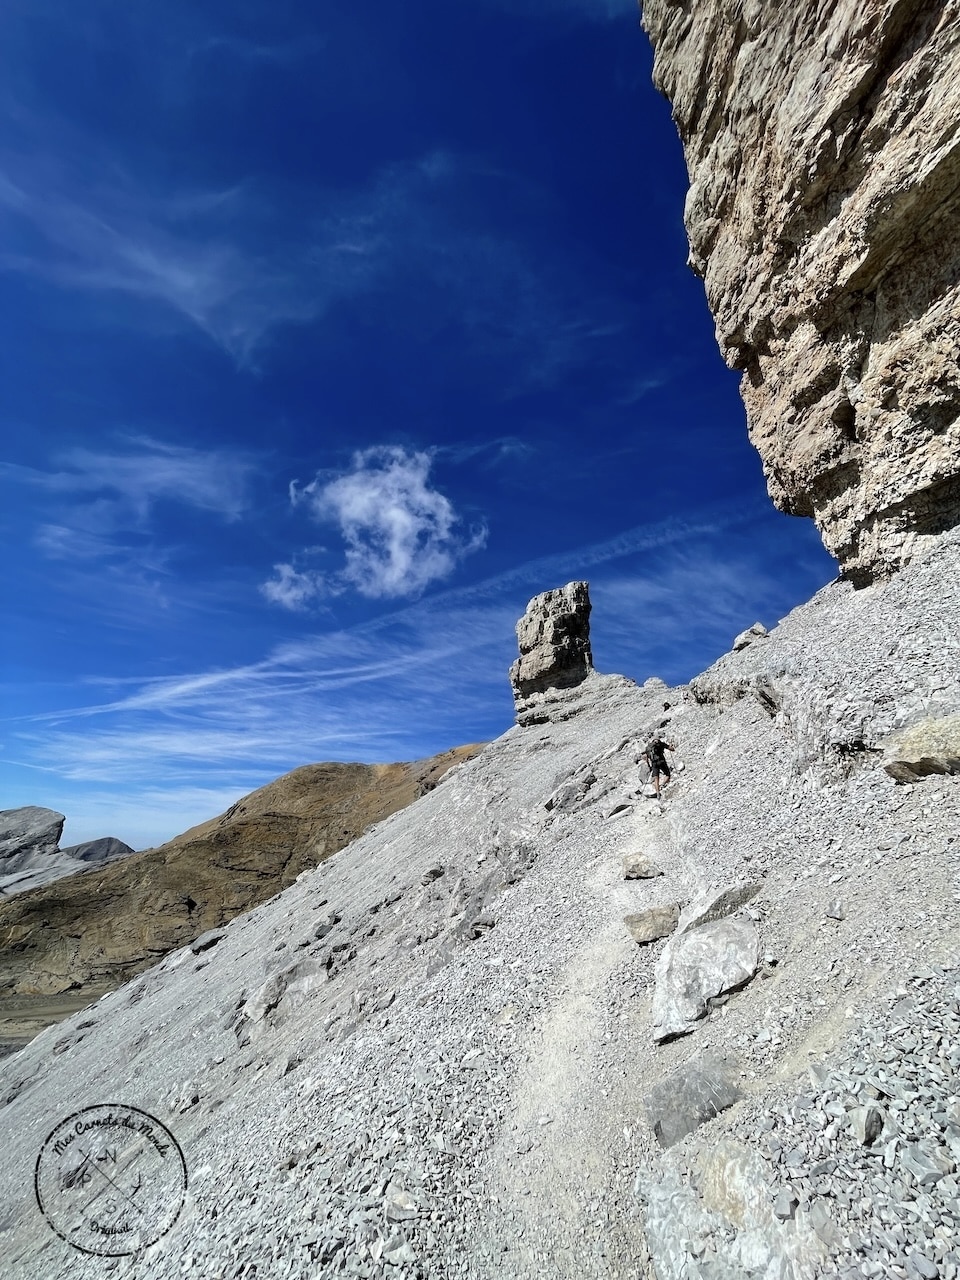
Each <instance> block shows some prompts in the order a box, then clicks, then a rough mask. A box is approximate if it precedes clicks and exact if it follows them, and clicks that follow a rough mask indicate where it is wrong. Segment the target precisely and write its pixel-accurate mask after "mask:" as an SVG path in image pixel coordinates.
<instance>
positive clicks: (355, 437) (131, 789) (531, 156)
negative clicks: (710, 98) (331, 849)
mask: <svg viewBox="0 0 960 1280" xmlns="http://www.w3.org/2000/svg"><path fill="white" fill-rule="evenodd" d="M0 31H2V37H3V38H2V40H0V100H2V106H3V111H2V115H0V118H2V120H3V122H4V123H3V125H2V128H0V291H2V307H0V317H2V324H3V330H4V332H3V339H2V342H0V360H2V377H0V387H2V408H0V412H2V418H3V439H4V441H5V444H4V445H3V446H2V449H0V521H2V530H3V536H4V545H5V547H6V548H7V551H6V554H5V556H4V570H5V587H4V602H5V606H6V624H5V626H4V628H3V674H2V691H3V722H2V724H0V756H2V762H0V782H2V790H0V807H2V808H11V807H15V806H19V805H22V804H43V805H48V806H51V807H53V808H58V809H60V810H61V811H63V812H65V813H66V814H67V816H68V823H67V828H66V831H65V837H64V838H65V841H66V842H69V841H71V840H81V839H86V838H90V837H93V836H97V835H105V834H112V835H117V836H119V837H120V838H122V839H125V840H127V841H128V842H129V843H131V844H134V845H135V846H137V847H144V846H146V845H148V844H151V843H155V842H159V841H160V840H162V839H165V838H168V837H169V836H171V835H173V834H175V833H177V832H179V831H181V830H183V829H184V828H186V827H187V826H189V825H191V824H193V823H195V822H197V821H201V820H203V819H205V818H207V817H210V816H212V815H213V814H214V813H216V812H218V811H219V810H221V809H223V808H225V807H226V806H227V805H228V804H229V803H231V802H232V801H233V800H234V799H236V798H237V796H238V795H240V794H241V793H243V792H245V791H248V790H250V789H252V788H253V787H255V786H258V785H261V784H262V783H264V782H266V781H268V780H269V779H271V778H273V777H275V776H277V775H278V774H279V773H282V772H284V771H285V770H287V769H290V768H293V767H295V766H296V765H299V764H303V763H306V762H308V761H312V760H323V759H341V760H366V761H375V760H398V759H415V758H418V757H420V756H423V755H427V754H431V753H433V752H435V751H439V750H442V749H444V748H446V747H448V746H452V745H455V744H457V743H461V742H467V741H474V740H478V739H483V738H489V737H493V736H496V735H497V734H499V733H501V732H502V731H503V730H504V729H506V728H507V727H508V726H509V725H510V723H511V720H512V704H511V699H510V692H509V686H508V683H507V676H506V672H507V667H508V666H509V664H510V662H511V661H512V659H513V657H514V656H515V640H514V633H513V626H514V623H515V621H516V618H517V617H518V616H519V614H520V613H521V612H522V611H523V608H524V606H525V604H526V602H527V600H528V599H529V597H530V596H532V595H533V594H535V593H536V592H538V591H542V590H546V589H548V588H550V587H554V586H558V585H560V584H561V583H563V582H566V581H568V580H570V579H571V578H577V577H585V578H587V579H588V580H589V581H590V582H591V591H592V597H593V601H594V615H593V641H594V656H595V661H596V665H597V666H598V668H599V669H601V670H605V671H620V672H623V673H625V674H628V675H631V676H633V677H634V678H636V679H638V680H643V679H644V678H646V677H647V676H649V675H659V676H661V677H663V678H665V679H667V680H669V681H679V680H685V679H689V678H690V677H691V676H692V675H694V674H695V673H696V672H697V671H699V670H701V669H702V668H703V667H704V666H706V665H707V664H708V663H709V662H710V661H712V660H713V659H714V658H715V657H716V656H717V655H718V654H719V653H721V652H723V651H724V650H725V649H726V648H728V647H729V643H730V641H731V639H732V638H733V636H734V635H735V634H736V632H737V631H739V630H741V629H742V628H743V627H745V626H748V625H749V624H750V623H752V622H753V621H754V620H755V619H757V618H759V619H760V620H761V621H763V622H765V623H767V624H768V625H772V624H773V623H775V622H776V621H777V620H778V618H780V617H782V616H783V615H784V614H785V613H786V612H787V611H788V610H789V609H790V608H792V607H793V606H794V605H795V604H797V603H799V602H800V601H802V600H803V599H806V598H807V597H808V596H809V595H810V594H811V593H812V592H813V591H814V590H816V589H817V588H818V587H819V586H820V585H822V584H823V583H824V582H826V581H829V580H830V579H831V578H832V577H833V576H834V574H835V566H834V563H833V561H832V560H831V559H830V558H829V557H828V556H827V555H826V553H825V552H824V551H823V549H822V547H821V545H820V542H819V539H818V538H817V536H816V532H815V530H814V529H813V527H812V525H811V524H810V523H809V522H807V521H800V520H794V519H789V518H787V517H784V516H781V515H779V514H777V513H776V512H775V511H774V510H773V508H772V507H771V505H770V503H769V501H768V500H767V498H766V494H765V489H764V485H763V479H762V474H761V469H760V464H759V460H758V459H757V457H756V455H755V454H754V452H753V450H752V449H751V447H750V445H749V443H748V441H747V439H746V431H745V425H744V415H743V409H742V406H741V403H740V399H739V396H738V392H737V376H736V375H735V374H733V373H731V372H730V371H728V370H727V369H725V367H724V365H723V363H722V361H721V359H720V357H719V354H718V352H717V350H716V346H715V343H714V339H713V328H712V321H711V319H710V316H709V314H708V312H707V309H706V305H705V302H704V298H703V290H702V286H701V284H700V282H699V281H698V280H697V279H696V278H695V277H694V276H693V275H692V273H691V272H690V271H689V269H688V268H687V267H686V265H685V260H686V241H685V237H684V233H683V227H682V221H681V215H682V208H683V199H684V194H685V174H684V169H683V162H682V155H681V151H680V145H679V142H678V140H677V138H676V135H675V133H674V130H673V127H672V124H671V121H670V114H669V108H668V106H667V104H666V103H665V102H664V101H663V100H662V99H661V98H660V97H659V96H658V95H657V93H656V92H655V91H654V89H653V88H652V86H651V83H650V68H651V54H650V50H649V46H648V44H647V41H646V38H645V36H644V35H643V33H642V31H640V30H639V28H638V23H637V13H636V10H635V8H634V6H633V5H632V4H631V3H629V0H623V3H621V2H620V0H596V2H590V3H588V0H478V2H477V3H476V4H474V5H472V6H461V5H450V4H449V3H445V2H444V3H441V0H407V3H405V4H404V5H403V6H399V5H396V4H392V3H391V4H388V3H384V2H383V0H369V2H368V3H367V4H365V5H362V6H357V5H351V4H347V3H346V0H327V3H326V4H325V5H311V4H307V3H306V2H305V0H297V2H296V3H294V2H293V0H271V2H270V3H269V4H268V3H266V0H208V2H206V3H203V4H197V3H187V2H186V0H164V3H163V4H161V3H159V0H143V3H139V4H136V5H131V4H129V3H128V2H127V0H89V3H84V4H75V3H66V2H65V0H7V3H6V4H5V6H4V15H3V18H2V20H0Z"/></svg>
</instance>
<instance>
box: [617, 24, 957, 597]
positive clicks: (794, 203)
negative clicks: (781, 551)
mask: <svg viewBox="0 0 960 1280" xmlns="http://www.w3.org/2000/svg"><path fill="white" fill-rule="evenodd" d="M643 24H644V26H645V28H646V30H647V32H648V33H649V35H650V38H651V40H652V42H653V45H654V49H655V53H656V60H655V80H656V83H657V86H658V87H659V88H660V89H661V90H662V91H663V92H664V93H665V94H666V96H667V97H668V98H669V99H670V101H671V103H672V106H673V118H674V120H675V122H676V124H677V128H678V129H679V131H680V136H681V139H682V141H683V145H684V151H685V154H686V162H687V170H688V172H689V175H690V190H689V193H688V196H687V202H686V208H685V221H686V226H687V234H688V236H689V240H690V263H691V265H692V266H693V268H694V270H695V271H696V272H697V273H698V274H699V275H701V276H702V277H703V280H704V283H705V286H706V291H707V298H708V300H709V303H710V308H711V310H712V312H713V315H714V319H715V321H716V330H717V340H718V342H719V345H720V348H721V350H722V352H723V354H724V357H725V359H726V360H727V363H728V364H729V365H731V366H732V367H734V368H737V369H742V370H743V379H742V382H741V393H742V395H743V400H744V404H745V406H746V410H747V420H748V426H749V431H750V436H751V439H752V441H753V443H754V444H755V446H756V448H757V449H758V451H759V453H760V456H761V458H762V460H763V466H764V472H765V474H766V479H767V485H768V487H769V490H770V494H771V497H772V498H773V500H774V502H775V503H776V504H777V506H778V507H779V508H780V509H781V510H783V511H786V512H788V513H790V514H793V515H801V516H812V517H813V518H814V519H815V520H816V522H817V525H818V527H819V529H820V532H821V535H822V537H823V540H824V543H825V544H826V547H827V549H828V550H829V551H830V552H831V553H832V554H833V555H835V556H836V557H837V559H838V560H839V561H840V564H841V566H842V567H843V568H844V570H846V572H847V574H848V575H849V576H850V577H852V578H853V579H854V581H861V582H863V581H868V580H869V579H870V578H871V577H873V576H876V575H877V574H878V573H883V572H886V571H888V570H891V569H895V568H897V567H898V566H900V565H901V564H903V563H904V562H905V561H906V560H908V559H909V558H910V556H911V555H913V554H915V552H916V551H917V550H919V549H920V548H921V547H922V546H923V545H924V544H925V543H928V542H929V539H930V537H931V536H932V535H935V534H937V533H939V532H942V531H943V530H945V529H948V528H950V527H952V526H954V525H956V524H957V523H958V521H960V319H958V317H960V277H958V275H957V260H958V256H960V134H958V132H957V130H956V128H955V122H956V121H957V119H960V25H958V23H957V15H956V9H955V6H953V5H944V4H943V0H916V2H914V3H909V4H907V3H899V2H897V3H890V2H886V3H883V4H880V3H876V4H864V3H862V0H838V3H834V4H829V5H824V4H820V3H816V0H798V2H797V3H795V4H772V3H768V4H763V3H758V0H749V2H747V3H745V2H744V0H697V3H695V4H691V3H677V0H644V4H643Z"/></svg>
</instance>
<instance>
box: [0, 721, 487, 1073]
mask: <svg viewBox="0 0 960 1280" xmlns="http://www.w3.org/2000/svg"><path fill="white" fill-rule="evenodd" d="M478 750H479V747H478V746H468V747H457V748H455V749H454V750H452V751H445V752H443V753H441V754H440V755H438V756H432V757H430V758H429V759H426V760H421V761H418V762H417V763H416V764H385V765H364V764H315V765H305V766H303V767H302V768H300V769H294V771H293V772H292V773H288V774H285V775H284V776H283V777H282V778H278V779H277V780H276V781H274V782H271V783H269V784H268V785H267V786H265V787H261V788H260V789H259V790H258V791H254V792H252V793H251V794H250V795H248V796H245V797H244V798H243V799H242V800H239V801H238V802H237V803H236V804H235V805H233V806H231V808H230V809H228V810H227V811H226V813H224V814H221V815H220V816H219V817H217V818H213V819H211V820H210V821H209V822H205V823H202V824H201V825H200V826H198V827H193V828H191V829H190V830H189V831H186V832H184V834H183V835H181V836H177V837H176V838H175V839H173V840H171V841H169V842H168V843H167V844H165V845H161V846H160V847H159V848H157V849H148V850H146V851H144V852H143V853H138V854H132V855H130V856H128V857H125V858H123V859H122V860H120V861H119V862H113V863H110V864H109V865H107V866H104V867H102V868H94V869H91V870H89V871H85V872H84V873H83V874H81V875H72V876H68V877H66V878H64V879H59V880H57V881H55V882H54V883H52V884H49V885H45V886H43V887H42V888H38V889H34V890H32V891H29V892H26V893H22V894H20V895H19V896H18V897H16V898H14V899H12V900H11V901H10V902H0V1047H3V1046H7V1047H9V1046H11V1045H17V1044H19V1043H23V1041H24V1040H25V1039H29V1037H30V1036H31V1035H33V1034H35V1033H36V1032H37V1031H38V1030H39V1029H40V1028H41V1027H43V1026H46V1025H47V1024H48V1023H50V1022H53V1021H56V1020H57V1019H58V1018H59V1017H62V1016H63V1014H64V1012H66V1011H68V1010H70V1009H72V1008H78V1007H82V1006H83V1005H85V1004H88V1003H89V1001H90V1000H91V999H94V998H95V997H96V996H99V995H100V994H102V993H103V992H104V991H109V990H112V989H113V988H114V987H117V986H119V985H120V984H121V983H122V982H125V981H127V980H128V979H129V978H131V977H133V976H134V975H135V974H137V973H140V972H142V971H143V970H144V969H146V968H147V967H148V966H150V965H151V964H155V963H156V962H157V960H159V959H160V958H161V957H162V956H164V955H166V953H167V952H168V951H172V950H173V949H174V948H176V947H179V946H182V945H184V944H185V943H189V942H191V941H193V940H194V939H195V938H197V937H198V935H200V934H202V933H203V932H204V931H206V930H210V929H215V928H218V927H220V926H222V925H224V924H226V923H227V921H229V920H232V919H233V917H234V916H236V915H239V914H240V913H241V912H243V911H249V910H250V909H251V908H253V907H255V906H257V905H258V904H259V903H261V902H263V901H265V899H267V898H270V897H272V896H273V895H274V894H276V893H278V892H279V891H280V890H281V889H284V888H286V887H287V885H289V884H292V883H293V881H294V880H295V879H296V878H297V876H298V875H299V874H300V873H301V872H302V871H304V870H307V869H309V868H312V867H315V866H317V864H318V863H320V862H322V861H323V860H324V859H325V858H328V857H330V855H331V854H333V853H335V852H336V851H337V850H339V849H342V848H343V847H344V845H346V844H349V843H350V841H351V840H355V839H356V838H357V836H359V835H361V834H362V833H363V832H364V831H365V830H366V829H367V828H368V827H369V826H371V825H372V824H373V823H376V822H379V821H381V820H382V819H383V818H385V817H387V816H388V815H389V814H391V813H395V812H396V811H397V810H398V809H400V808H402V807H403V806H404V805H406V804H409V803H410V802H411V801H412V800H414V799H416V797H417V796H418V795H422V794H424V793H425V792H426V791H429V790H430V789H432V787H434V786H435V785H436V783H437V782H438V781H439V779H440V778H441V777H442V776H443V775H444V773H445V772H446V771H447V770H448V769H449V768H451V766H453V765H455V764H459V763H460V762H461V761H463V760H467V759H469V758H470V757H471V756H472V755H474V754H475V753H476V752H477V751H478ZM44 812H46V811H44ZM61 824H62V818H61ZM58 834H59V833H58Z"/></svg>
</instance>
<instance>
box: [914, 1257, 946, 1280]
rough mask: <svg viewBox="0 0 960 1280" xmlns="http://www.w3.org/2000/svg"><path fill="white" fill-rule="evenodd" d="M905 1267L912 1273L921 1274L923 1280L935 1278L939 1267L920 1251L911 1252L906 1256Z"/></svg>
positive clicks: (935, 1279)
mask: <svg viewBox="0 0 960 1280" xmlns="http://www.w3.org/2000/svg"><path fill="white" fill-rule="evenodd" d="M907 1269H908V1270H909V1272H910V1273H911V1274H912V1275H915V1276H922V1278H923V1280H937V1278H938V1276H939V1275H940V1268H939V1267H938V1266H937V1264H936V1263H935V1262H931V1260H930V1259H929V1258H925V1257H924V1256H923V1254H922V1253H911V1254H910V1255H909V1256H908V1257H907Z"/></svg>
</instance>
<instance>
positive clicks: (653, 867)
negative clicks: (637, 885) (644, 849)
mask: <svg viewBox="0 0 960 1280" xmlns="http://www.w3.org/2000/svg"><path fill="white" fill-rule="evenodd" d="M662 875H663V871H662V870H661V869H660V867H658V866H657V864H656V863H655V862H651V861H650V859H649V858H648V857H647V856H646V854H644V853H627V854H624V857H623V878H624V880H651V879H653V877H654V876H662Z"/></svg>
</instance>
